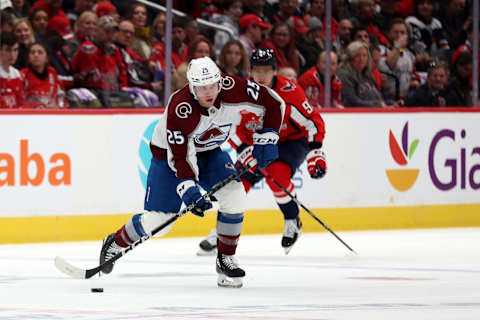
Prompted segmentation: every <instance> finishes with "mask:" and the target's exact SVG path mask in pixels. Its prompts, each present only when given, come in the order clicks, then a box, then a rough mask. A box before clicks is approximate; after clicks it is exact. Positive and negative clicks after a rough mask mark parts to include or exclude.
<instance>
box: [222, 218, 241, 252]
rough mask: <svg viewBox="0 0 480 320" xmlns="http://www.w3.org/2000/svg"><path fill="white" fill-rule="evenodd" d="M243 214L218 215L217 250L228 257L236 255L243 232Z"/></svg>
mask: <svg viewBox="0 0 480 320" xmlns="http://www.w3.org/2000/svg"><path fill="white" fill-rule="evenodd" d="M242 223H243V212H242V213H223V212H220V211H219V212H218V215H217V235H218V240H217V250H218V252H219V253H222V254H226V255H233V254H235V250H236V249H237V243H238V239H239V238H240V232H241V231H242Z"/></svg>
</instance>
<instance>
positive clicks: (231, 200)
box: [214, 181, 246, 213]
mask: <svg viewBox="0 0 480 320" xmlns="http://www.w3.org/2000/svg"><path fill="white" fill-rule="evenodd" d="M214 196H215V198H217V200H218V204H219V211H221V212H224V213H240V212H243V211H244V210H245V202H246V193H245V189H244V187H243V184H242V183H241V182H238V181H232V182H230V183H229V184H227V185H226V186H225V187H223V188H221V189H220V190H218V191H217V192H215V194H214Z"/></svg>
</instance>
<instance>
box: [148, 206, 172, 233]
mask: <svg viewBox="0 0 480 320" xmlns="http://www.w3.org/2000/svg"><path fill="white" fill-rule="evenodd" d="M174 215H175V213H164V212H160V211H147V212H145V213H143V214H142V217H141V222H142V227H143V230H144V231H145V232H146V233H147V234H148V235H151V234H152V231H153V229H155V228H156V227H158V226H160V225H161V224H163V223H165V222H166V221H167V220H168V219H170V218H172V217H173V216H174ZM174 224H175V223H174V222H173V223H170V224H169V225H168V226H166V227H165V228H163V229H162V230H160V231H159V232H158V233H157V234H156V235H155V236H163V235H165V234H167V233H168V232H169V231H170V230H171V229H172V228H173V225H174Z"/></svg>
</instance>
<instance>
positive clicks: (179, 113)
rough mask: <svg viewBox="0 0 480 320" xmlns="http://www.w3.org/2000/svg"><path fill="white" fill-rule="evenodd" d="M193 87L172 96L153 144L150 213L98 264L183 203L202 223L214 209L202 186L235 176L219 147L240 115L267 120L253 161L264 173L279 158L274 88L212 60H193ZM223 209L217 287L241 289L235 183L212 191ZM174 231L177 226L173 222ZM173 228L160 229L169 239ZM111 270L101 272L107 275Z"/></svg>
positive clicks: (115, 239)
mask: <svg viewBox="0 0 480 320" xmlns="http://www.w3.org/2000/svg"><path fill="white" fill-rule="evenodd" d="M187 78H188V82H189V83H188V85H187V86H185V87H184V88H182V89H180V90H178V91H176V92H174V93H173V94H172V96H171V97H170V100H169V102H168V105H167V108H166V110H165V113H164V115H163V117H162V118H161V120H160V121H159V124H158V125H157V127H156V128H155V132H154V135H153V138H152V141H151V143H150V149H151V152H152V155H153V158H152V162H151V165H150V169H149V172H148V179H147V189H146V195H145V203H144V209H145V212H143V213H140V214H136V215H134V216H133V217H132V218H131V219H130V220H129V221H128V222H127V223H126V224H125V225H124V226H122V227H121V228H120V229H119V230H117V231H116V232H115V233H112V234H110V235H109V236H108V237H106V238H105V240H104V243H103V246H102V250H101V253H100V263H103V262H104V261H106V260H108V259H110V258H111V257H112V256H114V255H115V254H116V253H117V252H119V250H121V248H124V247H127V246H128V245H130V244H131V243H133V242H135V241H137V240H138V239H140V238H141V237H142V236H144V235H145V234H151V231H152V230H153V229H154V228H155V227H157V226H159V225H160V224H162V223H163V222H164V221H166V220H168V219H169V218H170V217H172V215H174V214H175V213H177V212H179V211H180V207H181V204H182V202H183V203H185V205H190V204H194V206H195V207H194V209H193V210H192V213H193V214H195V215H198V216H200V217H203V212H204V211H206V210H208V209H210V208H211V207H212V206H211V204H210V202H208V201H207V200H206V199H204V198H203V197H202V195H201V193H200V190H199V186H201V187H202V188H203V189H205V190H209V189H210V188H211V187H212V186H213V185H215V184H216V183H217V182H219V181H221V180H223V179H225V178H227V177H228V176H230V175H231V174H232V168H234V166H233V163H232V160H231V159H230V157H229V156H228V154H227V153H225V152H223V151H222V150H221V149H220V145H221V144H222V143H223V142H225V141H226V140H227V139H228V138H229V136H230V133H231V131H233V128H234V127H235V126H236V125H238V123H239V122H240V111H242V110H245V109H249V110H254V111H255V112H260V113H261V114H262V115H263V122H262V128H261V129H259V130H257V132H256V133H255V135H254V147H253V157H254V158H255V159H256V160H257V163H258V166H259V167H262V168H265V167H266V166H267V165H268V164H269V163H270V162H271V161H273V160H275V158H276V157H277V156H278V149H277V145H276V143H277V141H278V138H279V134H278V133H279V131H280V126H281V123H282V118H283V113H284V109H285V105H284V102H283V100H282V99H281V98H280V97H279V96H278V95H277V94H276V93H275V92H273V91H272V90H270V89H268V88H265V87H263V86H259V85H258V84H256V83H255V82H253V81H250V80H245V79H242V78H239V77H235V76H231V75H224V76H223V77H222V75H221V74H220V70H219V68H218V67H217V65H216V64H215V63H214V62H213V61H212V60H211V59H210V58H208V57H205V58H199V59H194V60H192V61H191V62H190V63H189V65H188V71H187ZM215 198H216V199H217V200H218V204H219V210H218V216H217V227H216V233H217V235H218V240H217V246H218V255H217V259H216V271H217V273H218V280H217V283H218V285H219V286H226V287H241V286H242V283H243V282H242V279H243V277H244V276H245V272H244V270H243V269H242V268H240V267H239V266H238V263H237V262H236V259H234V255H235V251H236V248H237V243H238V239H239V237H240V231H241V228H242V222H243V214H244V206H245V191H244V188H243V186H242V183H241V182H239V181H233V182H231V183H229V184H227V185H226V186H225V187H223V188H222V189H221V190H219V191H218V192H216V193H215ZM172 225H173V224H172ZM172 225H170V226H169V228H165V229H164V230H162V234H165V233H167V232H168V231H169V230H170V229H171V227H172ZM112 268H113V265H109V266H108V267H105V268H104V269H103V270H102V272H103V273H110V272H111V271H112Z"/></svg>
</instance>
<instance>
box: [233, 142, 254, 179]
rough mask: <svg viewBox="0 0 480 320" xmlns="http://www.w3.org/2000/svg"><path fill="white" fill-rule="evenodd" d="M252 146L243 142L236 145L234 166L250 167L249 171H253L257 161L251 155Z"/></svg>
mask: <svg viewBox="0 0 480 320" xmlns="http://www.w3.org/2000/svg"><path fill="white" fill-rule="evenodd" d="M252 151H253V147H252V146H249V145H247V144H245V143H243V144H242V145H240V147H238V149H237V152H238V156H237V164H236V167H237V168H238V167H239V166H243V167H245V168H247V167H248V168H250V169H249V171H251V172H253V171H254V170H255V169H256V168H257V161H256V160H255V158H254V157H253V155H252Z"/></svg>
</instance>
